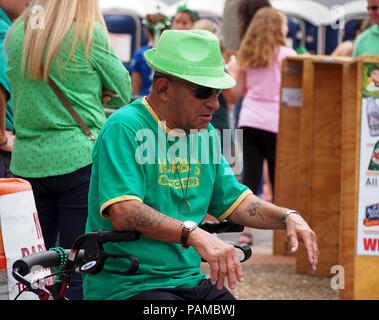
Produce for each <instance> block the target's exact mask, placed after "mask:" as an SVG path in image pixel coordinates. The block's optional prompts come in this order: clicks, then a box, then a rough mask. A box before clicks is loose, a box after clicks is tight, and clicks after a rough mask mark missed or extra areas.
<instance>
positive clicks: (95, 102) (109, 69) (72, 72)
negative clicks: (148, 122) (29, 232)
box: [7, 22, 131, 178]
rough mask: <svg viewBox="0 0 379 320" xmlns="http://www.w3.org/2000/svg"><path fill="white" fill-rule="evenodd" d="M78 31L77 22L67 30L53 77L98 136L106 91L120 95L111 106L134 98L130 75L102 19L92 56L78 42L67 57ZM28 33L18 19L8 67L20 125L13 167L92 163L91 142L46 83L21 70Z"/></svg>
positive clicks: (56, 170)
mask: <svg viewBox="0 0 379 320" xmlns="http://www.w3.org/2000/svg"><path fill="white" fill-rule="evenodd" d="M74 30H75V28H74V26H73V27H72V28H71V29H70V31H69V32H68V33H67V34H66V35H65V37H64V39H63V41H62V44H61V47H60V52H59V55H57V57H55V58H54V60H53V63H52V65H51V71H50V76H51V78H52V79H53V80H54V82H55V83H56V84H57V86H58V87H59V89H60V90H61V91H62V92H63V94H64V95H65V97H66V98H67V99H68V101H69V102H70V103H71V105H72V106H73V108H74V109H75V111H76V112H77V113H78V114H79V116H80V117H81V118H82V120H83V121H84V123H85V124H86V125H87V126H88V128H89V129H90V130H92V131H93V132H94V134H95V135H96V136H97V135H98V133H99V131H100V129H101V127H102V126H103V124H104V122H105V119H106V117H105V113H104V109H103V106H102V103H101V97H102V90H103V89H108V90H111V91H113V92H116V93H117V94H119V96H120V97H119V98H112V100H111V102H110V105H111V106H117V107H121V106H124V105H126V104H127V103H128V102H129V101H130V97H131V84H130V76H129V72H128V71H127V69H126V68H125V67H124V66H123V65H122V63H121V61H120V59H119V58H118V57H117V56H116V54H115V52H114V50H113V49H112V47H109V46H108V40H107V35H106V31H105V30H104V29H103V28H102V27H101V26H100V25H99V24H96V25H95V28H94V32H93V40H92V45H91V49H90V52H89V58H88V59H86V57H85V53H84V47H83V44H82V42H81V41H78V45H77V47H76V50H75V53H74V55H73V57H72V59H70V60H69V62H67V58H68V57H69V54H70V51H71V47H72V43H73V38H74ZM24 37H25V33H24V23H23V22H20V23H19V24H18V25H17V26H16V27H15V29H14V31H13V32H12V34H11V37H10V40H9V61H8V71H7V72H8V76H9V79H10V82H11V87H12V104H13V116H14V125H15V128H16V139H15V143H14V148H13V152H12V161H11V171H12V172H13V173H15V174H17V175H19V176H22V177H36V178H42V177H48V176H55V175H61V174H67V173H70V172H74V171H76V170H78V169H80V168H82V167H84V166H86V165H88V164H90V163H92V157H91V155H92V148H93V143H92V142H91V141H89V140H88V139H87V138H86V136H85V134H84V133H83V132H82V130H81V129H80V127H79V126H78V124H77V123H76V121H75V120H74V118H73V117H72V116H71V115H70V114H69V112H68V111H67V110H66V108H65V107H64V106H63V104H62V103H61V102H60V100H59V99H58V98H57V96H56V95H55V93H54V92H53V90H52V89H51V88H50V86H49V85H48V84H47V83H46V82H44V81H34V80H31V79H30V77H28V76H27V75H25V76H24V75H22V74H21V72H20V70H21V65H22V52H23V41H24Z"/></svg>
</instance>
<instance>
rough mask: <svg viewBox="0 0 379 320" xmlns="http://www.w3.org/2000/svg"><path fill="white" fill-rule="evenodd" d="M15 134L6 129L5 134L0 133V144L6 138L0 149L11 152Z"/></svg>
mask: <svg viewBox="0 0 379 320" xmlns="http://www.w3.org/2000/svg"><path fill="white" fill-rule="evenodd" d="M14 139H15V135H14V133H13V132H11V131H8V130H6V131H5V134H0V145H1V144H3V143H4V142H5V141H6V140H7V143H6V144H5V145H3V146H2V147H0V150H2V151H6V152H11V151H12V149H13V144H14Z"/></svg>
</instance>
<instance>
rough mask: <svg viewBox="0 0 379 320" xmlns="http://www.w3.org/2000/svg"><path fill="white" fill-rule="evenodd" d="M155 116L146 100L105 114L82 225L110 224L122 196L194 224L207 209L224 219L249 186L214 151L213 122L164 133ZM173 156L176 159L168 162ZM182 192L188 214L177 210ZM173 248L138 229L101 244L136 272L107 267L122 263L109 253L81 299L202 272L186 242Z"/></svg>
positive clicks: (123, 293)
mask: <svg viewBox="0 0 379 320" xmlns="http://www.w3.org/2000/svg"><path fill="white" fill-rule="evenodd" d="M158 121H159V118H158V117H157V115H156V114H155V113H154V111H153V110H152V109H151V107H150V106H149V105H148V104H147V102H146V100H145V99H143V100H141V99H138V100H136V101H134V102H133V103H132V104H129V105H128V106H126V107H123V108H122V109H120V110H119V111H117V112H115V113H114V114H113V115H112V116H110V117H109V119H108V120H107V122H106V124H105V125H104V127H103V129H102V130H101V132H100V135H99V138H98V140H97V141H96V143H95V147H94V151H93V168H92V177H91V186H90V192H89V213H88V220H87V226H86V232H91V231H94V230H113V227H112V223H111V221H110V220H109V217H108V215H107V208H108V207H109V206H110V205H112V204H114V203H117V202H120V201H125V200H128V199H137V200H140V201H142V202H143V203H145V204H147V205H149V206H151V207H152V208H154V209H156V210H158V211H160V212H162V213H164V214H166V215H168V216H170V217H172V218H175V219H178V220H181V221H185V220H192V221H195V222H197V223H200V222H201V221H202V220H203V218H204V216H205V214H206V213H209V214H211V215H213V216H214V217H216V218H218V219H219V220H224V219H225V218H227V217H228V216H229V215H230V214H231V213H232V211H233V210H234V209H235V208H236V207H237V206H238V205H239V204H240V203H241V201H243V200H244V199H245V198H246V196H247V195H248V194H250V193H251V191H250V190H249V189H248V188H247V187H246V186H243V185H240V184H239V183H238V181H237V180H236V178H235V176H234V175H233V173H232V170H231V168H230V167H229V165H228V164H227V163H226V161H225V159H224V158H223V157H222V156H221V153H220V141H219V137H218V134H217V132H216V131H215V130H214V128H213V126H212V125H209V127H208V129H207V130H205V131H203V132H202V133H199V134H189V135H183V136H182V137H174V136H173V135H172V134H170V133H168V134H167V136H166V132H167V130H164V127H162V126H160V125H159V124H158ZM166 137H167V138H166ZM188 142H189V143H188ZM208 145H209V148H208V147H207V146H208ZM175 150H176V151H175ZM208 151H209V152H208ZM174 156H175V163H177V164H179V163H180V165H178V166H175V164H174V165H173V164H171V163H172V162H171V160H170V159H172V158H173V157H174ZM207 162H208V164H207ZM188 163H190V165H188ZM187 181H188V185H189V186H188V188H187V187H186V186H187ZM183 186H184V187H183ZM183 193H184V195H185V196H186V199H187V200H188V201H189V203H190V205H191V212H190V213H188V212H187V211H186V210H179V206H180V204H183V201H182V200H183ZM180 247H181V245H180V244H177V243H169V242H164V241H156V240H153V239H150V238H147V237H144V236H142V235H141V238H140V240H138V241H135V242H123V243H108V244H105V245H104V248H105V250H106V251H108V252H110V253H114V254H131V255H134V256H135V257H137V258H138V259H139V262H140V265H139V270H138V273H137V274H136V275H131V276H125V275H117V274H114V273H109V272H107V270H120V268H122V267H121V263H120V262H118V261H117V259H108V261H106V263H105V267H104V270H105V271H102V272H100V273H98V274H96V275H85V277H84V292H85V298H86V299H126V298H128V297H131V296H133V295H136V294H138V293H140V292H142V291H145V290H150V289H153V288H173V287H193V286H196V285H198V283H199V281H200V280H202V279H204V278H205V275H204V274H202V273H201V272H200V262H201V259H200V256H199V255H198V254H197V252H196V251H195V249H194V248H193V247H190V248H189V249H188V250H183V249H181V248H180ZM121 261H125V260H121ZM128 267H129V266H128V265H124V268H125V269H126V268H128Z"/></svg>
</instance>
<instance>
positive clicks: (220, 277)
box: [188, 228, 243, 290]
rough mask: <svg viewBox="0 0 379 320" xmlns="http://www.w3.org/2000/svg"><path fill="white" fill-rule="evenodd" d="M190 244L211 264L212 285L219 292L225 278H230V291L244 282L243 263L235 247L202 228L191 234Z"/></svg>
mask: <svg viewBox="0 0 379 320" xmlns="http://www.w3.org/2000/svg"><path fill="white" fill-rule="evenodd" d="M188 244H190V245H192V246H193V247H194V248H195V250H196V251H197V253H198V254H199V255H200V256H201V257H202V258H203V259H205V260H206V261H207V262H208V263H209V266H210V273H211V275H210V276H211V277H210V280H211V283H212V284H213V285H215V284H217V288H218V289H219V290H221V289H222V287H223V285H224V283H225V277H227V278H228V286H229V288H230V289H234V288H235V286H236V283H237V281H239V282H242V281H243V272H242V267H241V262H240V261H239V259H238V257H237V253H236V250H235V248H234V246H232V245H230V244H228V243H226V242H225V241H223V240H220V239H218V238H217V237H215V236H214V235H212V234H210V233H208V232H206V231H204V230H202V229H200V228H196V229H195V230H193V231H192V232H191V233H190V235H189V238H188Z"/></svg>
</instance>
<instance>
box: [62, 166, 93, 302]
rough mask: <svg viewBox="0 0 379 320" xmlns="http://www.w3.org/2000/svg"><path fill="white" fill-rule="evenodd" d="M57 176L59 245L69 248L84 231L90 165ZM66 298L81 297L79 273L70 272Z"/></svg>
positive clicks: (81, 285)
mask: <svg viewBox="0 0 379 320" xmlns="http://www.w3.org/2000/svg"><path fill="white" fill-rule="evenodd" d="M58 178H59V181H60V195H59V201H58V210H59V246H60V247H62V248H65V249H69V248H71V247H72V245H73V243H74V241H75V239H76V238H78V237H79V236H81V235H82V234H84V233H85V225H86V221H87V216H88V191H89V184H90V178H91V166H87V167H84V168H81V169H79V170H77V171H75V172H73V173H70V174H66V175H62V176H59V177H58ZM67 298H68V299H70V300H82V299H83V281H82V277H81V274H80V273H77V272H74V273H73V274H72V278H71V282H70V287H69V289H68V291H67Z"/></svg>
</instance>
